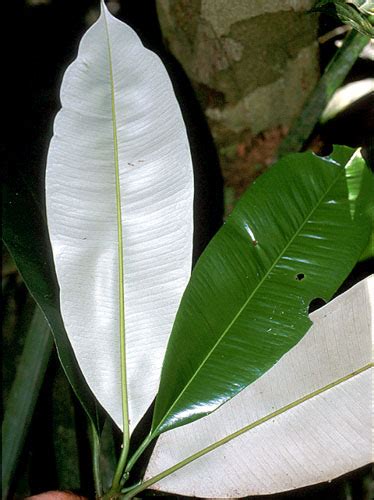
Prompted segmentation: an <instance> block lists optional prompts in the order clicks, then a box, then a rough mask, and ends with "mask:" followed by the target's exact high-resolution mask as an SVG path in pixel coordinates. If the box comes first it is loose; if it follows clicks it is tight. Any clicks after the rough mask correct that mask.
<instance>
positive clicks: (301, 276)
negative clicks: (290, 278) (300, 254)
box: [296, 273, 305, 281]
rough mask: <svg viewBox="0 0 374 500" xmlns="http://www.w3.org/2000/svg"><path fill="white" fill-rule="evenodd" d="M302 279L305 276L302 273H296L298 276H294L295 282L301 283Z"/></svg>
mask: <svg viewBox="0 0 374 500" xmlns="http://www.w3.org/2000/svg"><path fill="white" fill-rule="evenodd" d="M304 278H305V274H304V273H298V274H296V279H297V281H302V280H303V279H304Z"/></svg>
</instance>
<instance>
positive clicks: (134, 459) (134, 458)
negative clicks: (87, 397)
mask: <svg viewBox="0 0 374 500" xmlns="http://www.w3.org/2000/svg"><path fill="white" fill-rule="evenodd" d="M155 437H156V436H155V435H154V434H149V435H148V436H147V437H146V438H145V440H144V441H143V442H142V444H141V445H140V446H139V448H138V449H137V450H136V452H135V453H134V454H133V455H132V457H131V458H130V460H129V461H128V463H127V466H126V468H125V472H128V473H129V472H130V471H131V469H132V468H133V467H134V465H135V463H136V462H137V460H138V459H139V457H140V456H141V455H142V454H143V452H144V451H145V449H146V448H147V447H148V445H149V444H150V443H151V442H152V441H153V439H154V438H155Z"/></svg>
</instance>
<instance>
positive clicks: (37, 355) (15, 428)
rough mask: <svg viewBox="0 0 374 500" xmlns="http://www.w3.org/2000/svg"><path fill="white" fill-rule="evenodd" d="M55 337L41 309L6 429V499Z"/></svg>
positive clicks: (21, 366)
mask: <svg viewBox="0 0 374 500" xmlns="http://www.w3.org/2000/svg"><path fill="white" fill-rule="evenodd" d="M52 347H53V337H52V334H51V332H50V329H49V325H48V323H47V321H46V319H45V317H44V314H43V313H42V312H41V310H40V309H39V307H38V306H36V307H35V312H34V315H33V318H32V321H31V324H30V328H29V330H28V332H27V336H26V341H25V346H24V348H23V352H22V356H21V359H20V361H19V364H18V368H17V375H16V378H15V380H14V382H13V385H12V388H11V391H10V394H9V397H8V401H7V405H6V411H5V415H4V421H3V426H2V438H3V451H2V498H7V496H8V491H9V487H10V483H11V479H12V475H13V473H14V471H15V469H16V466H17V460H18V457H19V455H20V453H21V451H22V447H23V443H24V440H25V437H26V435H27V431H28V427H29V423H30V421H31V417H32V415H33V412H34V408H35V403H36V400H37V398H38V395H39V390H40V387H41V385H42V382H43V379H44V375H45V371H46V369H47V365H48V361H49V358H50V355H51V352H52Z"/></svg>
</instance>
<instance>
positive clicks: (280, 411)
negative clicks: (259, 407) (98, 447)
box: [121, 363, 374, 500]
mask: <svg viewBox="0 0 374 500" xmlns="http://www.w3.org/2000/svg"><path fill="white" fill-rule="evenodd" d="M373 367H374V363H369V364H367V365H365V366H363V367H361V368H359V369H358V370H355V371H354V372H352V373H349V374H348V375H346V376H345V377H341V378H339V379H338V380H335V381H334V382H331V383H330V384H328V385H325V386H324V387H321V388H320V389H317V390H316V391H313V392H311V393H310V394H307V395H306V396H303V397H302V398H299V399H297V400H296V401H293V402H292V403H290V404H288V405H285V406H283V407H282V408H279V409H278V410H276V411H274V412H272V413H269V414H268V415H266V416H265V417H262V418H260V419H259V420H256V421H255V422H252V423H251V424H249V425H247V426H245V427H243V428H241V429H239V430H237V431H236V432H233V433H232V434H229V435H228V436H226V437H225V438H223V439H220V440H219V441H216V442H215V443H213V444H211V445H209V446H207V447H206V448H203V449H202V450H199V451H197V452H196V453H194V454H193V455H191V456H189V457H187V458H185V459H184V460H182V461H181V462H178V463H177V464H175V465H173V466H172V467H169V468H168V469H166V470H164V471H163V472H160V474H157V475H156V476H154V477H151V478H150V479H148V480H147V481H144V483H142V484H140V485H139V486H136V487H134V488H133V489H132V490H130V491H128V492H127V493H125V494H124V495H123V496H121V498H122V499H123V500H130V499H131V498H134V496H135V495H137V494H138V493H140V492H141V491H144V490H146V489H147V488H149V487H150V486H152V485H153V484H155V483H158V482H159V481H161V480H162V479H164V478H165V477H167V476H170V474H173V472H176V471H177V470H179V469H181V468H182V467H185V466H186V465H188V464H190V463H191V462H193V461H194V460H197V459H198V458H200V457H202V456H204V455H206V454H207V453H209V452H211V451H213V450H215V449H216V448H219V447H220V446H222V445H224V444H226V443H228V442H229V441H232V440H233V439H235V438H236V437H238V436H240V435H241V434H244V433H245V432H248V431H250V430H251V429H254V428H255V427H258V426H259V425H262V424H263V423H265V422H267V421H269V420H272V419H273V418H276V417H278V416H279V415H282V414H283V413H285V412H287V411H289V410H291V409H293V408H295V407H296V406H298V405H300V404H302V403H305V402H306V401H308V400H310V399H312V398H314V397H316V396H319V395H320V394H322V393H324V392H326V391H328V390H329V389H332V388H333V387H336V386H337V385H339V384H341V383H343V382H346V381H347V380H350V379H351V378H353V377H356V376H357V375H359V374H360V373H363V372H365V371H366V370H369V369H371V368H373Z"/></svg>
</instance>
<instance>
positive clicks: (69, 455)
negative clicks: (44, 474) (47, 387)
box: [52, 369, 81, 490]
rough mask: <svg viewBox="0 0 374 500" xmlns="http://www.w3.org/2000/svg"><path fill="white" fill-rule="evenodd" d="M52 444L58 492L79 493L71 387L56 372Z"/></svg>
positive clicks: (61, 373) (63, 375) (60, 371)
mask: <svg viewBox="0 0 374 500" xmlns="http://www.w3.org/2000/svg"><path fill="white" fill-rule="evenodd" d="M52 404H53V406H52V418H53V445H54V452H55V460H56V472H57V480H58V489H59V490H79V489H80V487H81V482H80V467H79V450H78V440H77V431H76V415H75V408H74V404H73V400H72V394H71V391H70V385H69V383H68V381H67V379H66V377H65V373H64V372H63V371H62V369H58V370H57V374H56V378H55V380H54V384H53V399H52Z"/></svg>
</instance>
